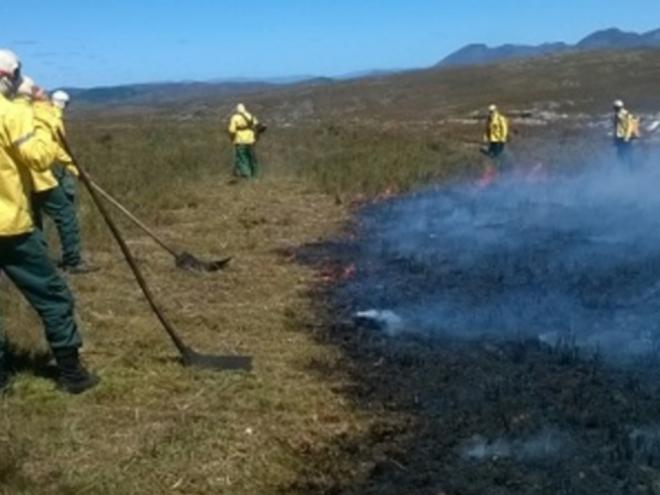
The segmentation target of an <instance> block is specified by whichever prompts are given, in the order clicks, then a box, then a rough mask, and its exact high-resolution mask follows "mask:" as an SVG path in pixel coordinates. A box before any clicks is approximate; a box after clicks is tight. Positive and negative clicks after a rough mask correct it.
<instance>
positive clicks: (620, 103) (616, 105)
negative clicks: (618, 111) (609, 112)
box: [614, 100, 624, 108]
mask: <svg viewBox="0 0 660 495" xmlns="http://www.w3.org/2000/svg"><path fill="white" fill-rule="evenodd" d="M623 106H624V105H623V101H621V100H614V108H623Z"/></svg>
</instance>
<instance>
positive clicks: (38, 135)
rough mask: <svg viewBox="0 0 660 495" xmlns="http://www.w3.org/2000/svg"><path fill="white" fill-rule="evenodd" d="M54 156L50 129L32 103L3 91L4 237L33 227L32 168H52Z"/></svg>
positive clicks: (0, 228)
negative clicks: (37, 116) (15, 99)
mask: <svg viewBox="0 0 660 495" xmlns="http://www.w3.org/2000/svg"><path fill="white" fill-rule="evenodd" d="M54 159H55V146H54V145H53V141H52V138H51V136H50V133H49V132H48V131H47V130H46V129H45V128H44V127H43V126H41V125H39V124H35V121H34V118H33V114H32V112H31V111H30V109H29V107H27V108H26V107H25V106H22V105H17V104H16V103H14V102H11V101H9V100H7V98H5V97H4V96H2V95H0V237H8V236H15V235H20V234H25V233H27V232H31V231H32V229H33V223H32V216H31V210H30V198H29V193H30V189H31V184H30V181H31V180H30V174H29V171H30V170H48V167H49V166H50V164H51V163H53V160H54Z"/></svg>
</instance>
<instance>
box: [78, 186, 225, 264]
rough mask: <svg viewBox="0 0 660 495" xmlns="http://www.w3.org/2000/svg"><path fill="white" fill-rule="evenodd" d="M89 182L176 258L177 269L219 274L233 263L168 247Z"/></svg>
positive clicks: (112, 199) (104, 191) (119, 204)
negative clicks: (205, 258)
mask: <svg viewBox="0 0 660 495" xmlns="http://www.w3.org/2000/svg"><path fill="white" fill-rule="evenodd" d="M87 180H88V182H89V184H90V185H91V186H92V187H93V188H94V189H96V191H97V192H98V193H99V194H100V195H101V196H103V198H104V199H105V200H106V201H108V202H109V203H110V204H111V205H112V206H114V207H115V208H117V209H118V210H119V211H120V212H122V213H123V214H124V215H125V216H126V218H128V219H129V220H130V221H131V222H133V224H135V225H136V226H137V227H138V228H140V229H141V230H142V231H144V232H145V233H146V234H147V235H148V236H149V237H151V238H152V239H153V240H154V241H155V242H156V244H158V245H159V246H160V247H162V248H163V249H164V250H165V251H167V252H168V253H169V254H170V255H172V257H174V262H175V264H176V266H177V268H181V269H183V270H192V271H198V272H217V271H219V270H222V269H223V268H224V267H226V266H227V265H228V264H229V262H230V261H231V258H223V259H220V260H213V261H206V260H201V259H199V258H197V257H196V256H193V255H192V254H190V253H189V252H187V251H178V250H176V249H174V248H173V247H172V246H170V245H168V244H167V243H166V242H165V241H163V240H162V239H161V238H160V237H159V236H158V235H156V233H155V232H154V231H153V230H151V229H150V228H149V227H147V226H146V225H145V224H144V222H142V221H141V220H140V219H138V218H137V217H136V216H135V215H133V214H132V213H131V212H130V211H128V209H127V208H126V207H125V206H124V205H122V204H121V203H120V202H119V201H117V200H116V199H115V198H113V197H112V196H111V195H110V193H108V192H107V191H106V190H105V189H103V188H102V187H101V186H99V185H98V184H97V183H96V182H95V181H94V180H93V179H92V178H91V177H90V176H89V175H87Z"/></svg>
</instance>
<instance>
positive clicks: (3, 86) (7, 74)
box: [0, 50, 21, 96]
mask: <svg viewBox="0 0 660 495" xmlns="http://www.w3.org/2000/svg"><path fill="white" fill-rule="evenodd" d="M20 83H21V61H20V60H19V59H18V57H17V56H16V54H15V53H14V52H12V51H11V50H0V93H1V94H3V95H5V96H10V95H12V94H14V93H15V92H16V89H17V88H18V86H19V84H20Z"/></svg>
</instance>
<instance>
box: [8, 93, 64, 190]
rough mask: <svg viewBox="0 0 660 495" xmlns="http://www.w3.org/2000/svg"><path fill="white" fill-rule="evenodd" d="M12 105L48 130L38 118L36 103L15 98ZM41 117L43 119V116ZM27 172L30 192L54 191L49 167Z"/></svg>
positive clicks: (55, 181)
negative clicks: (30, 186)
mask: <svg viewBox="0 0 660 495" xmlns="http://www.w3.org/2000/svg"><path fill="white" fill-rule="evenodd" d="M13 103H14V104H15V105H18V106H20V107H21V108H23V109H24V110H25V111H26V112H32V115H33V117H34V120H35V122H39V123H40V124H42V125H43V127H44V129H50V127H49V126H48V124H47V123H46V122H44V121H43V119H42V118H40V115H39V113H40V112H39V111H38V110H37V105H36V103H32V102H31V101H30V100H28V99H26V98H23V97H20V96H19V97H16V98H15V99H14V101H13ZM41 117H43V115H42V116H41ZM29 172H30V177H31V179H32V190H33V191H34V192H44V191H50V190H51V189H55V188H56V187H57V185H58V182H57V179H56V178H55V176H54V175H53V172H52V171H51V169H50V167H49V168H48V169H47V170H39V171H38V170H30V171H29Z"/></svg>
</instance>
